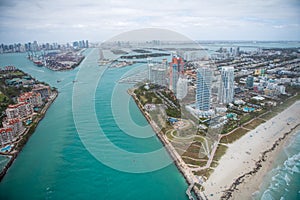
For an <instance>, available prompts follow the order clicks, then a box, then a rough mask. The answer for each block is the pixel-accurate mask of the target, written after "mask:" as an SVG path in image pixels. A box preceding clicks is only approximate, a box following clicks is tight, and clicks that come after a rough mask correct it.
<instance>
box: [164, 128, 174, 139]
mask: <svg viewBox="0 0 300 200" xmlns="http://www.w3.org/2000/svg"><path fill="white" fill-rule="evenodd" d="M171 133H172V130H168V131H167V132H166V136H167V138H168V139H169V140H173V139H174V137H173V135H172V134H171Z"/></svg>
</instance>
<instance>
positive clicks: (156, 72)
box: [148, 63, 167, 86]
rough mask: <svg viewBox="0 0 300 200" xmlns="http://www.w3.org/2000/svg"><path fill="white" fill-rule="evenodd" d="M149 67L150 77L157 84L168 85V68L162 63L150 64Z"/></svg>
mask: <svg viewBox="0 0 300 200" xmlns="http://www.w3.org/2000/svg"><path fill="white" fill-rule="evenodd" d="M148 67H149V79H150V82H151V83H153V84H157V85H160V86H166V84H167V80H166V69H165V66H164V65H162V64H152V63H149V64H148Z"/></svg>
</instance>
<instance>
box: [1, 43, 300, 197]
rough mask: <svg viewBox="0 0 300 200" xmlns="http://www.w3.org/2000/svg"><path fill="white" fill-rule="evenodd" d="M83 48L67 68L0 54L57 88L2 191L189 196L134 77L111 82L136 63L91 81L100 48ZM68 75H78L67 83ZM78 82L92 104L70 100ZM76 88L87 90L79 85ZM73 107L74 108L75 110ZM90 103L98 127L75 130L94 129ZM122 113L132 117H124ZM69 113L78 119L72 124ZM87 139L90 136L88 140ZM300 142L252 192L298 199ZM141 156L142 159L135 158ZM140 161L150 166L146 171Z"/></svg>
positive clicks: (13, 194) (212, 47) (251, 45)
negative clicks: (137, 98) (145, 111)
mask: <svg viewBox="0 0 300 200" xmlns="http://www.w3.org/2000/svg"><path fill="white" fill-rule="evenodd" d="M203 46H204V47H206V48H209V49H210V51H213V50H215V49H218V48H219V47H220V46H224V47H231V46H233V47H234V46H245V47H244V48H247V49H255V48H258V47H299V46H300V45H299V42H289V43H282V42H279V43H276V42H273V43H259V42H257V43H250V42H249V43H243V45H239V44H237V43H232V44H228V43H216V44H213V45H207V44H203ZM241 49H243V47H242V48H241ZM85 54H86V55H87V58H86V59H85V60H84V61H83V62H82V63H81V65H80V66H79V67H78V68H76V69H75V70H72V71H65V72H54V71H51V70H48V69H46V68H42V67H37V66H35V65H34V64H32V63H31V62H30V61H29V60H27V59H26V54H2V55H0V66H5V65H14V66H16V67H18V68H20V69H21V70H23V71H25V72H27V73H29V74H30V75H32V76H33V77H35V78H37V79H38V80H40V81H45V82H47V83H49V84H50V85H51V86H53V87H56V88H58V90H59V96H58V98H57V99H56V100H55V102H54V103H53V104H52V106H51V107H50V108H49V110H48V111H47V113H46V116H45V118H44V119H43V120H42V121H41V122H40V124H39V125H38V127H37V129H36V131H35V133H34V134H33V135H32V136H31V138H30V140H29V141H28V143H27V144H26V146H25V147H24V148H23V150H22V152H21V153H20V154H19V156H18V158H17V159H16V160H15V162H14V163H13V165H12V166H11V168H10V169H9V170H8V173H7V174H6V176H5V177H4V179H3V180H2V182H1V183H0V199H187V196H186V194H185V191H186V189H187V187H188V185H187V183H186V182H185V180H184V178H183V176H182V175H181V174H180V173H179V171H178V169H177V168H176V166H175V165H174V164H172V163H171V164H168V163H169V161H170V157H168V156H167V154H166V152H165V151H163V150H161V149H162V144H161V143H160V141H159V140H158V139H157V138H156V136H155V135H154V132H153V131H152V129H151V128H150V127H149V126H148V124H147V121H146V120H145V118H144V117H143V115H142V114H141V112H140V111H139V109H138V108H137V106H136V105H135V103H134V102H133V101H132V100H130V97H129V95H128V94H127V92H126V90H127V89H128V88H129V87H131V86H132V85H128V84H123V85H118V84H117V80H118V79H119V78H120V77H122V75H123V74H126V73H127V72H128V71H130V70H132V69H135V68H138V67H139V66H138V65H132V66H130V67H126V68H122V69H107V70H106V71H105V73H103V76H101V80H97V81H96V82H93V83H92V84H91V85H89V84H90V80H94V79H93V78H95V77H94V76H95V75H101V73H102V70H103V69H102V68H101V67H99V66H98V63H97V61H98V57H99V53H98V51H97V50H96V49H88V50H87V51H86V52H85ZM81 68H85V69H87V70H85V71H84V72H86V74H85V76H82V77H78V72H79V71H80V69H81ZM77 79H78V80H77ZM73 80H76V82H75V83H73ZM76 84H78V85H82V86H83V89H86V91H89V90H90V89H91V88H94V89H95V90H94V91H93V93H92V95H93V96H94V99H92V103H93V104H91V105H90V107H88V106H86V107H84V106H85V104H84V101H85V96H82V99H78V97H77V98H76V100H77V101H74V99H73V100H72V95H73V91H74V85H75V86H76ZM80 91H81V92H83V94H85V93H84V92H85V91H82V90H80ZM114 91H119V92H118V93H114ZM87 94H91V93H87ZM116 94H117V95H116ZM112 97H113V98H112ZM80 105H81V106H83V107H80ZM111 105H114V106H113V107H111ZM128 107H129V108H130V109H129V113H124V112H125V111H126V110H128V109H125V110H123V109H124V108H128ZM74 109H76V110H77V111H78V113H79V114H80V115H74V112H73V111H74ZM91 110H92V111H93V110H95V116H93V117H96V119H97V123H98V124H99V126H100V127H101V129H100V130H101V131H103V132H100V131H99V135H91V137H84V135H82V134H81V133H80V134H78V132H80V130H85V131H86V133H93V130H92V129H91V128H90V127H91V126H90V125H91V123H92V120H93V118H92V117H91V113H90V111H91ZM78 113H77V114H78ZM85 116H88V117H91V118H85ZM128 116H130V117H131V118H132V120H128ZM82 117H83V118H82ZM74 118H75V119H76V120H75V121H76V125H80V127H78V126H75V122H74ZM92 125H94V124H92ZM82 126H83V129H81V128H82ZM133 127H135V128H136V129H135V128H133ZM141 127H142V128H141ZM134 130H141V131H138V132H136V131H134ZM128 132H130V133H132V134H133V135H130V134H128ZM94 133H95V131H94ZM97 133H98V132H97ZM98 136H99V138H101V140H99V138H98ZM86 139H89V140H86ZM107 139H108V140H109V141H110V142H111V143H112V145H110V146H108V145H106V143H105V142H104V141H105V140H107ZM86 142H91V143H89V144H90V145H87V143H86ZM112 147H116V149H123V150H126V152H130V153H132V154H142V153H148V152H155V151H160V154H159V156H161V157H159V158H160V159H161V160H160V159H145V160H138V159H140V158H138V157H129V158H128V157H126V155H125V156H123V154H121V153H120V154H119V153H117V154H115V156H112V151H111V150H112ZM299 149H300V134H299V133H298V135H297V136H295V137H294V140H291V143H290V144H289V145H288V146H287V147H286V148H284V151H282V152H281V153H280V154H279V156H278V157H277V158H276V159H275V162H274V163H275V164H274V166H273V169H272V170H271V171H270V172H269V173H268V175H267V176H266V178H264V180H263V184H262V187H261V188H260V190H259V191H257V192H256V193H255V196H254V199H281V200H283V199H286V200H293V199H300V193H299V191H300V188H299V186H300V182H299V180H300V177H299V169H300V163H299V160H300V159H299V157H300V155H299ZM94 150H96V151H94ZM103 158H105V159H103ZM127 158H128V159H127ZM162 159H163V160H162ZM141 161H142V162H144V163H142V164H141V163H140V162H141ZM4 162H5V158H2V157H0V164H1V165H0V167H1V166H2V164H3V163H4ZM123 163H125V164H123ZM145 166H147V167H149V168H147V169H148V171H146V170H145V168H144V167H145ZM157 166H160V168H157ZM143 170H144V171H143Z"/></svg>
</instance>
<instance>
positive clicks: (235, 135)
mask: <svg viewBox="0 0 300 200" xmlns="http://www.w3.org/2000/svg"><path fill="white" fill-rule="evenodd" d="M247 132H248V130H246V129H243V128H238V129H236V130H235V131H234V132H232V133H231V134H229V135H226V136H224V137H222V139H221V141H220V142H221V143H225V144H228V143H233V142H234V141H236V140H238V139H240V138H241V137H242V136H243V135H245V134H246V133H247Z"/></svg>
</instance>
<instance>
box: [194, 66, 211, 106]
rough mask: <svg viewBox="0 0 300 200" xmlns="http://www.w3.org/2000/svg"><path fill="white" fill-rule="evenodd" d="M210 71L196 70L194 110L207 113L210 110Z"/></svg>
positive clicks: (207, 69)
mask: <svg viewBox="0 0 300 200" xmlns="http://www.w3.org/2000/svg"><path fill="white" fill-rule="evenodd" d="M212 75H213V73H212V70H211V69H209V68H208V67H201V68H198V69H197V88H196V109H198V110H203V111H208V110H209V109H210V96H211V82H212Z"/></svg>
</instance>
